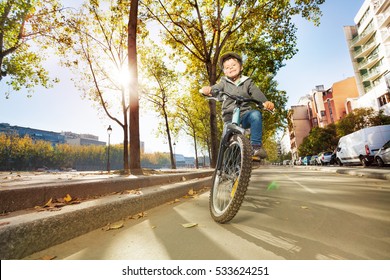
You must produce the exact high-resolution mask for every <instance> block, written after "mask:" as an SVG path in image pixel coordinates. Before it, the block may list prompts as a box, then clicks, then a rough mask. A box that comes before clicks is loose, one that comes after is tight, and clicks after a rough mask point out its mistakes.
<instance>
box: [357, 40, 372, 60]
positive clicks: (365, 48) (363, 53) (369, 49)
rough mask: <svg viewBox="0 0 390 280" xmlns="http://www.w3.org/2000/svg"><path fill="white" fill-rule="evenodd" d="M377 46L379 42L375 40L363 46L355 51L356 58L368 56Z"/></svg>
mask: <svg viewBox="0 0 390 280" xmlns="http://www.w3.org/2000/svg"><path fill="white" fill-rule="evenodd" d="M376 46H377V44H376V42H374V41H373V42H371V43H369V44H367V45H364V46H362V47H361V48H360V49H358V50H357V51H355V52H354V53H353V54H354V57H355V59H358V58H360V57H366V56H367V55H368V54H369V53H370V52H372V51H373V50H374V49H375V48H376Z"/></svg>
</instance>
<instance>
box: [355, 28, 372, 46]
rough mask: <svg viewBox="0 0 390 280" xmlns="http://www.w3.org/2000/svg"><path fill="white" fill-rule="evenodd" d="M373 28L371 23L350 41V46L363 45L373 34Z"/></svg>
mask: <svg viewBox="0 0 390 280" xmlns="http://www.w3.org/2000/svg"><path fill="white" fill-rule="evenodd" d="M375 31H376V30H375V28H374V27H373V25H372V23H371V24H370V25H369V26H368V27H367V28H366V29H365V30H364V31H363V32H362V33H360V34H358V35H357V36H355V37H354V38H353V39H352V41H351V46H352V47H356V46H360V45H364V44H365V43H367V42H368V40H370V38H371V36H372V35H373V34H374V33H375Z"/></svg>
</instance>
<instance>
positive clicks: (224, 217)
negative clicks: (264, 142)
mask: <svg viewBox="0 0 390 280" xmlns="http://www.w3.org/2000/svg"><path fill="white" fill-rule="evenodd" d="M251 167H252V160H251V146H250V143H249V140H248V139H247V138H246V137H244V136H243V135H241V134H237V135H234V136H233V137H232V139H231V141H230V143H229V147H228V148H227V149H226V150H225V151H224V153H223V159H222V167H221V169H220V170H216V171H215V172H214V176H213V185H212V188H211V191H210V199H209V204H210V213H211V216H212V217H213V219H214V220H215V221H216V222H219V223H226V222H228V221H230V220H231V219H233V217H234V216H235V215H236V214H237V212H238V210H239V209H240V206H241V204H242V201H243V199H244V196H245V193H246V190H247V188H248V184H249V179H250V176H251V171H252V168H251Z"/></svg>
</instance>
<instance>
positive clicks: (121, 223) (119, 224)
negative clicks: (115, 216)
mask: <svg viewBox="0 0 390 280" xmlns="http://www.w3.org/2000/svg"><path fill="white" fill-rule="evenodd" d="M124 224H125V223H124V221H122V220H121V221H118V222H116V223H113V224H108V225H107V226H105V227H104V228H103V230H105V231H108V230H113V229H120V228H122V227H123V226H124Z"/></svg>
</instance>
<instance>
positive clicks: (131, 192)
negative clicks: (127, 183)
mask: <svg viewBox="0 0 390 280" xmlns="http://www.w3.org/2000/svg"><path fill="white" fill-rule="evenodd" d="M126 193H128V194H136V195H141V194H142V192H141V191H140V189H136V190H128V191H126Z"/></svg>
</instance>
